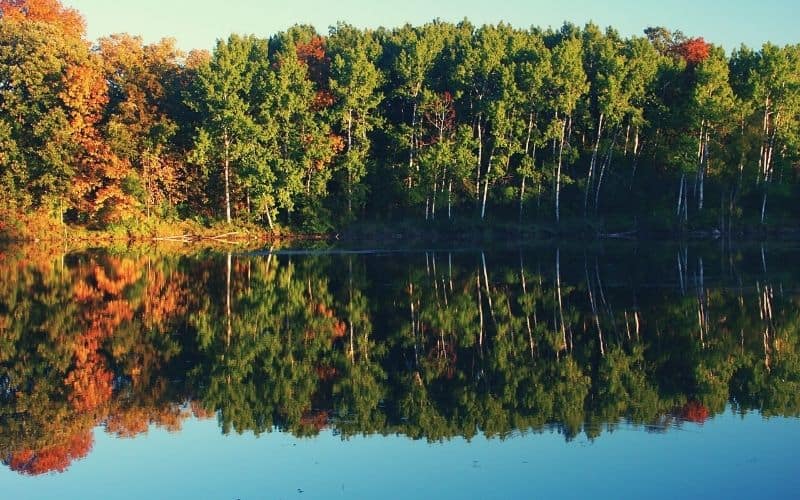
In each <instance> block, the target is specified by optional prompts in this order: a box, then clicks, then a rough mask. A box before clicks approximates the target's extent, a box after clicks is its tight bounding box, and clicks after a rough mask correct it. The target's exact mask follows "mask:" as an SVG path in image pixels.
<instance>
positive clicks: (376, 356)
mask: <svg viewBox="0 0 800 500" xmlns="http://www.w3.org/2000/svg"><path fill="white" fill-rule="evenodd" d="M628 252H630V248H626V249H624V251H623V252H622V253H617V252H616V251H608V252H603V251H594V250H590V251H585V250H583V249H578V250H575V249H572V250H570V249H566V248H565V249H562V250H556V249H544V250H535V251H530V250H526V251H521V252H519V253H517V252H514V251H511V252H505V251H504V252H487V253H485V254H483V253H480V252H463V253H447V252H437V253H428V254H424V253H415V254H403V255H393V256H392V257H391V258H389V257H384V258H376V257H374V256H367V257H362V256H358V255H339V256H330V255H326V256H319V255H311V256H302V255H291V254H290V255H274V254H269V255H232V254H200V255H179V254H174V253H173V254H168V255H153V254H149V253H147V252H133V253H131V252H126V253H122V254H116V253H113V252H108V251H98V252H81V253H74V254H69V255H66V256H64V257H63V258H62V257H56V258H54V257H53V254H52V252H50V251H48V250H47V249H40V253H37V251H36V250H28V251H24V252H16V251H12V252H9V253H6V254H2V255H0V260H2V261H3V262H4V263H5V265H3V266H1V267H0V460H2V461H3V463H5V464H6V465H7V466H9V467H11V468H12V469H14V470H17V471H19V472H21V473H25V474H38V473H43V472H49V471H53V470H64V469H65V468H67V467H68V466H69V464H70V462H71V461H72V460H75V459H79V458H81V457H83V456H85V455H86V454H87V453H89V451H90V449H91V445H92V430H93V429H94V428H95V427H97V426H104V427H105V430H106V431H107V432H109V433H111V434H113V435H117V436H120V437H131V436H136V435H138V434H140V433H143V432H146V431H147V429H148V427H149V426H151V425H159V426H162V427H165V428H167V429H171V430H177V429H179V428H180V425H181V422H182V421H183V420H184V419H186V418H189V417H191V416H193V415H194V416H196V417H202V418H210V417H214V416H216V417H217V418H218V420H219V424H220V427H221V429H222V430H223V431H224V432H226V433H227V432H247V431H253V432H256V433H261V432H270V431H272V430H276V429H277V430H282V431H285V432H291V433H293V434H294V435H297V436H309V435H315V434H317V433H318V432H320V430H322V429H324V428H330V429H333V430H335V431H336V432H338V433H340V434H341V435H342V436H344V437H347V436H353V435H358V434H387V435H388V434H401V435H405V436H408V437H410V438H414V439H428V440H433V441H435V440H443V439H449V438H452V437H456V436H463V437H466V438H471V437H473V436H475V435H478V434H485V435H487V436H489V437H495V438H505V437H507V436H511V435H517V434H519V433H520V432H542V431H547V430H553V429H557V430H559V431H560V432H562V433H563V434H564V435H565V437H566V438H567V439H572V438H574V437H575V436H577V435H578V434H581V433H583V434H585V435H586V436H587V437H588V438H590V439H594V438H596V437H598V436H600V435H601V434H602V433H603V432H604V431H605V430H613V429H614V428H615V427H617V426H618V425H636V426H639V425H641V426H645V428H647V429H648V430H651V431H663V432H666V431H668V430H669V429H670V428H672V427H674V426H676V425H684V424H685V423H686V422H695V423H702V422H703V421H705V420H706V419H709V418H713V417H714V416H715V415H718V414H720V413H721V412H723V411H725V410H726V408H732V409H733V410H735V411H737V412H742V413H744V412H748V411H753V410H755V411H758V412H760V413H761V414H762V415H763V416H765V417H770V416H776V415H781V416H793V417H796V416H798V415H800V391H798V388H800V315H799V314H798V310H799V309H798V301H799V300H800V295H798V293H797V291H796V290H793V289H792V287H791V286H790V284H791V283H793V282H794V281H793V279H795V278H796V271H797V269H795V268H794V267H793V265H794V261H792V260H791V259H786V258H785V257H786V256H788V255H790V253H788V252H787V253H783V252H780V251H779V252H776V253H766V252H765V253H761V254H759V252H758V249H754V250H747V251H733V252H727V251H726V253H725V254H723V255H719V253H718V250H716V249H714V248H680V247H675V248H667V249H665V248H662V249H661V251H659V252H650V254H651V255H650V257H648V258H646V259H645V258H641V257H639V258H637V257H635V256H634V255H632V253H628ZM775 260H779V261H781V262H783V263H784V266H783V267H780V268H778V267H776V266H774V264H773V262H774V261H775ZM621 263H624V264H621ZM685 425H689V424H685Z"/></svg>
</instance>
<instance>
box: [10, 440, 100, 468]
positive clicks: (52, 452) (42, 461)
mask: <svg viewBox="0 0 800 500" xmlns="http://www.w3.org/2000/svg"><path fill="white" fill-rule="evenodd" d="M93 443H94V436H93V435H92V432H91V431H84V432H81V433H79V434H76V435H74V436H71V437H70V438H69V440H68V441H67V442H66V443H64V444H61V445H57V446H51V447H49V448H45V449H42V450H20V451H17V452H14V453H12V454H11V457H10V458H9V460H8V465H9V467H10V468H11V470H13V471H16V472H19V473H21V474H25V475H29V476H37V475H40V474H47V473H49V472H64V471H65V470H67V467H69V466H70V464H71V463H72V462H73V461H75V460H79V459H81V458H84V457H85V456H86V455H88V454H89V452H90V451H91V450H92V444H93Z"/></svg>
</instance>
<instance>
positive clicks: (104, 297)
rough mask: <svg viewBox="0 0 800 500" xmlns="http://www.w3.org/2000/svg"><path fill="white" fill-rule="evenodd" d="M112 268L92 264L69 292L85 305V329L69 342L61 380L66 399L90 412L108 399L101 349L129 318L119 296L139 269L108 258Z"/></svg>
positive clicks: (109, 385) (108, 383) (108, 381)
mask: <svg viewBox="0 0 800 500" xmlns="http://www.w3.org/2000/svg"><path fill="white" fill-rule="evenodd" d="M108 262H109V266H110V267H111V269H112V272H108V271H107V270H106V269H105V268H103V267H101V266H99V265H95V266H94V267H93V268H92V270H91V272H90V273H89V278H91V279H89V280H80V281H78V283H77V284H76V285H75V287H74V289H73V293H74V296H75V299H76V301H77V302H78V303H80V304H82V305H85V306H86V307H85V309H84V311H85V312H84V317H83V319H84V321H85V323H86V329H85V330H84V332H83V333H82V334H81V335H80V336H79V337H78V338H77V339H76V340H75V343H74V345H73V353H74V354H73V357H74V367H73V369H72V370H71V371H70V372H69V374H67V377H66V379H65V384H66V385H67V386H68V387H69V388H70V389H71V391H70V396H69V401H70V403H71V404H72V406H73V408H74V409H75V410H77V411H79V412H90V411H93V410H95V409H96V408H98V407H100V406H102V405H103V404H105V403H106V402H107V401H109V400H110V399H111V396H112V393H113V380H114V375H113V373H111V371H110V370H109V369H108V368H107V366H106V360H105V356H104V355H103V354H102V353H101V349H102V347H103V342H104V341H105V340H106V339H108V338H110V337H111V336H112V335H113V334H114V332H115V331H116V329H117V328H118V327H119V326H120V325H121V324H123V323H125V322H128V321H131V320H132V319H133V309H132V308H131V306H130V304H129V303H128V301H126V300H124V299H122V298H120V296H121V295H122V293H123V292H124V290H125V289H126V288H127V287H128V286H130V285H132V284H133V283H135V282H136V281H137V280H138V279H139V277H140V273H139V271H138V270H137V266H136V264H135V262H134V261H132V260H130V259H109V260H108Z"/></svg>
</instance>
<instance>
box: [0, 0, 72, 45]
mask: <svg viewBox="0 0 800 500" xmlns="http://www.w3.org/2000/svg"><path fill="white" fill-rule="evenodd" d="M0 18H3V19H5V18H8V19H15V20H29V21H37V22H42V23H47V24H51V25H54V26H57V27H58V28H59V29H61V30H63V31H64V33H66V34H67V35H71V36H77V37H82V36H83V35H84V34H85V33H86V22H85V21H84V19H83V16H81V14H80V13H79V12H78V11H77V10H75V9H70V8H67V7H64V6H63V5H61V3H60V2H59V1H58V0H0Z"/></svg>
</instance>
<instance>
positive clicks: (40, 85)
mask: <svg viewBox="0 0 800 500" xmlns="http://www.w3.org/2000/svg"><path fill="white" fill-rule="evenodd" d="M0 144H1V146H0V189H2V190H3V192H4V193H5V194H6V195H5V196H4V197H3V198H2V200H0V215H2V217H0V233H2V234H5V235H6V237H13V236H14V235H25V234H28V235H29V236H30V235H31V233H34V235H36V234H38V236H42V235H47V234H56V235H58V234H61V229H60V228H61V227H62V225H63V227H64V228H66V227H67V226H69V227H81V228H88V229H103V230H112V229H115V230H118V231H121V232H123V233H124V232H127V233H128V234H149V233H153V232H154V231H156V229H155V228H158V227H161V226H164V225H166V227H169V225H170V224H175V223H177V222H179V221H190V222H193V223H197V224H200V225H206V226H208V225H212V224H225V225H230V224H234V225H236V224H250V225H252V227H261V228H263V229H264V230H265V231H268V230H272V231H276V230H278V228H283V230H286V231H293V232H317V233H324V232H328V231H331V230H334V229H337V228H340V227H346V226H348V225H350V224H352V223H354V222H359V221H367V222H374V223H379V224H385V225H387V226H390V225H393V224H400V223H403V222H408V221H410V222H412V223H414V224H419V223H420V222H422V221H427V223H428V224H430V225H431V226H433V227H437V228H447V227H449V226H450V225H454V224H461V225H462V226H463V225H464V224H472V225H479V224H480V225H482V224H487V225H502V224H522V225H534V224H542V223H545V224H549V225H551V226H552V227H555V228H558V227H561V226H563V225H564V224H566V223H567V222H570V223H573V224H595V225H596V224H604V223H607V222H608V221H616V223H617V224H618V225H620V224H621V225H622V226H623V227H625V228H633V229H651V230H656V231H658V230H663V231H673V232H674V231H684V230H687V229H704V230H713V231H720V232H727V233H738V232H742V231H746V230H748V229H752V228H758V227H761V228H763V227H794V226H796V225H797V220H796V217H795V213H796V210H795V205H794V201H795V199H796V197H797V195H798V190H799V189H800V183H799V181H800V179H798V166H800V45H790V46H785V47H778V46H775V45H772V44H769V43H767V44H765V45H763V46H762V47H760V48H757V49H753V48H748V47H746V46H741V47H739V48H737V49H735V50H733V51H732V52H731V53H730V54H728V53H726V51H725V50H724V49H723V48H721V47H719V46H716V45H714V44H712V43H709V42H707V41H705V40H704V39H703V38H701V37H687V36H686V35H684V34H683V33H681V32H680V31H677V30H674V31H671V30H669V29H667V28H664V27H650V28H647V29H645V30H644V32H643V35H642V36H631V37H623V36H621V35H620V34H619V33H618V32H617V31H615V30H614V29H613V28H607V29H605V30H603V29H601V28H600V27H598V26H596V25H594V24H591V23H590V24H587V25H585V26H584V27H579V26H575V25H572V24H564V25H563V26H562V27H561V28H560V29H557V30H553V29H539V28H530V29H519V28H516V27H513V26H511V25H508V24H498V25H484V26H474V25H472V24H471V23H470V22H469V21H467V20H464V21H462V22H460V23H458V24H451V23H446V22H441V21H438V20H434V21H432V22H430V23H428V24H425V25H423V26H410V25H406V26H402V27H399V28H393V29H386V28H379V29H375V30H371V29H357V28H355V27H353V26H350V25H348V24H346V23H339V24H337V25H336V26H332V27H331V28H330V30H329V31H328V33H318V32H317V31H315V29H314V28H312V27H309V26H302V25H296V26H293V27H290V28H288V29H287V30H286V31H284V32H280V33H277V34H275V35H273V36H271V37H269V38H258V37H255V36H249V35H247V36H245V35H232V36H230V37H229V38H228V39H221V40H218V41H217V42H216V45H215V47H214V49H213V50H212V51H211V52H208V51H203V50H195V51H191V52H189V53H182V52H181V51H180V50H178V49H177V47H176V43H175V41H174V40H171V39H164V40H161V41H160V42H157V43H152V44H145V43H144V42H143V41H142V39H141V38H140V37H137V36H134V35H128V34H115V35H111V36H108V37H104V38H101V39H99V40H97V41H96V42H89V41H88V40H87V38H86V35H85V24H84V20H83V19H82V17H81V15H80V13H78V12H76V11H75V10H73V9H69V8H65V7H64V6H62V5H61V4H60V3H59V2H58V0H0ZM26 232H27V233H26Z"/></svg>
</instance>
